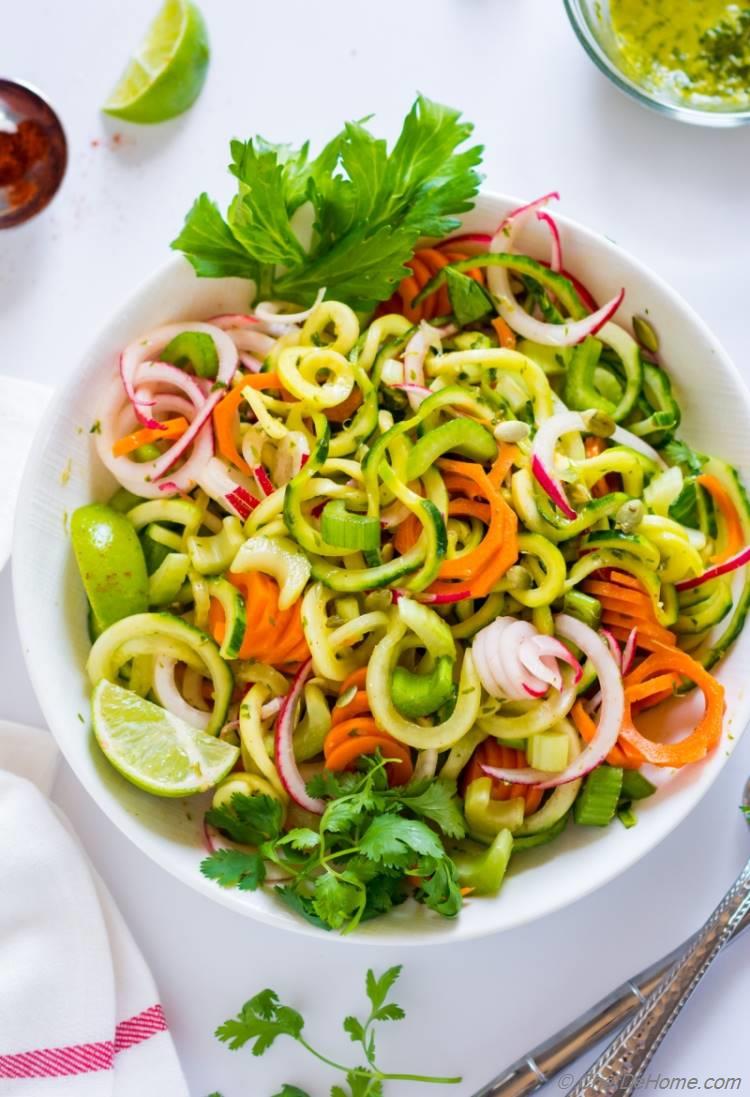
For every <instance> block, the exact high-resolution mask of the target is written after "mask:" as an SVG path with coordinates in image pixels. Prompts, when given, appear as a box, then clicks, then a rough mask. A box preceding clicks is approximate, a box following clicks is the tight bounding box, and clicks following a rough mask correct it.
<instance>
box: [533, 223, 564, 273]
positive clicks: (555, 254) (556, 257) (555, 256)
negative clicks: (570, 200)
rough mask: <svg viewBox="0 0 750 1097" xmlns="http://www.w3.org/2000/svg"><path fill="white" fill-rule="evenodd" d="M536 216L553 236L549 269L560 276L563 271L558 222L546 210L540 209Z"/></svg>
mask: <svg viewBox="0 0 750 1097" xmlns="http://www.w3.org/2000/svg"><path fill="white" fill-rule="evenodd" d="M536 216H537V220H538V221H541V222H542V224H544V225H546V226H547V228H548V229H549V231H550V234H551V236H552V254H551V255H550V261H549V269H550V270H553V271H554V272H555V274H559V273H560V271H561V270H562V242H561V240H560V230H559V229H558V227H557V221H555V219H554V217H553V216H552V215H551V214H549V213H547V211H546V210H541V209H538V210H537V211H536Z"/></svg>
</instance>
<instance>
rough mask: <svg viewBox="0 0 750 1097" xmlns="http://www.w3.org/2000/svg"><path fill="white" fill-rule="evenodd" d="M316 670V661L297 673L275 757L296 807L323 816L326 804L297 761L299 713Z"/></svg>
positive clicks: (284, 709)
mask: <svg viewBox="0 0 750 1097" xmlns="http://www.w3.org/2000/svg"><path fill="white" fill-rule="evenodd" d="M312 669H313V665H312V659H308V660H307V662H306V663H303V665H302V666H301V667H300V669H299V670H298V671H297V673H296V675H295V676H294V680H293V681H292V686H291V689H290V690H289V693H287V695H286V697H285V698H284V700H283V702H282V705H281V708H280V710H279V717H278V720H277V721H276V731H275V734H274V756H275V760H276V768H277V770H278V771H279V777H280V778H281V783H282V784H283V786H284V788H285V789H286V791H287V792H288V793H289V795H290V797H291V798H292V800H294V802H295V804H299V806H300V807H301V808H304V809H305V811H311V812H312V813H313V814H314V815H322V814H323V812H324V811H325V807H326V805H325V801H324V800H319V799H317V798H316V797H314V796H310V794H309V793H308V791H307V788H306V787H305V781H304V778H303V777H302V774H301V773H300V771H299V768H298V766H297V759H296V758H295V757H294V719H295V712H296V709H297V704H298V702H299V699H300V697H301V696H302V690H303V688H304V685H305V682H306V681H307V679H308V678H309V677H310V675H311V674H312Z"/></svg>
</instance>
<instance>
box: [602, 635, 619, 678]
mask: <svg viewBox="0 0 750 1097" xmlns="http://www.w3.org/2000/svg"><path fill="white" fill-rule="evenodd" d="M600 632H601V634H602V636H603V637H604V639H605V640H606V641H607V644H608V646H609V650H610V652H611V653H612V658H613V659H614V661H615V662H616V663H617V666H618V667H619V668H620V671H622V652H621V651H620V645H619V644H618V643H617V640H616V639H615V637H614V636H613V635H612V633H611V632H610V631H609V629H608V628H603V629H600Z"/></svg>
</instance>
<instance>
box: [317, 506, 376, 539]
mask: <svg viewBox="0 0 750 1097" xmlns="http://www.w3.org/2000/svg"><path fill="white" fill-rule="evenodd" d="M320 532H321V535H322V537H323V540H324V541H325V542H326V544H328V545H337V546H339V547H340V548H341V549H343V550H346V551H347V552H349V551H352V550H356V549H379V548H380V522H379V521H378V519H377V518H375V517H372V516H370V515H367V514H352V513H351V511H348V510H347V509H346V504H345V503H344V500H343V499H332V500H331V501H330V503H327V504H326V506H325V509H324V510H323V513H322V515H321V516H320Z"/></svg>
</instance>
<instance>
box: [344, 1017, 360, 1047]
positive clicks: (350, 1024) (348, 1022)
mask: <svg viewBox="0 0 750 1097" xmlns="http://www.w3.org/2000/svg"><path fill="white" fill-rule="evenodd" d="M343 1029H344V1032H348V1033H349V1039H350V1040H352V1041H353V1042H354V1043H355V1044H361V1043H362V1041H363V1040H364V1038H365V1029H364V1025H363V1024H362V1022H361V1021H358V1020H357V1018H356V1017H345V1018H344V1024H343Z"/></svg>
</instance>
